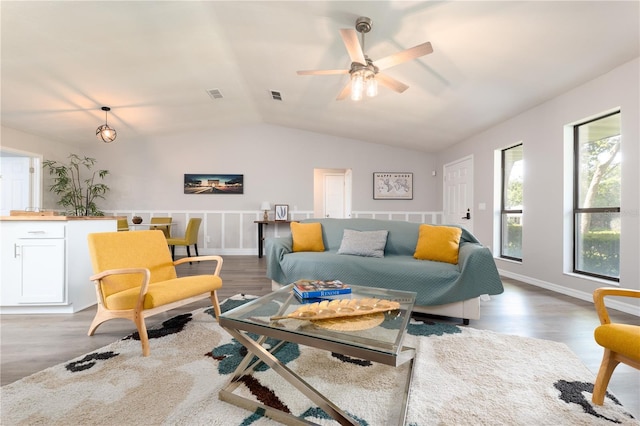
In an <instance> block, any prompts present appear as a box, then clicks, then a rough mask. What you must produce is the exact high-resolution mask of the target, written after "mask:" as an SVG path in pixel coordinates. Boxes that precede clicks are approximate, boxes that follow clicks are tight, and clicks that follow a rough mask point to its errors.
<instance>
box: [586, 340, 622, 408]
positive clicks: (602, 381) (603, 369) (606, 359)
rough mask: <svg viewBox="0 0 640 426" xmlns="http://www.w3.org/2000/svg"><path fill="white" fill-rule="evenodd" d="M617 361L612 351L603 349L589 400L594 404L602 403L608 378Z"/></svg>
mask: <svg viewBox="0 0 640 426" xmlns="http://www.w3.org/2000/svg"><path fill="white" fill-rule="evenodd" d="M619 363H620V361H618V360H617V359H616V358H615V353H614V352H612V351H611V350H609V349H605V350H604V355H603V356H602V363H601V364H600V370H598V376H597V377H596V383H595V384H594V385H593V395H592V397H591V401H592V402H593V403H594V404H596V405H602V404H603V403H604V395H605V394H606V393H607V387H608V386H609V380H610V379H611V375H612V374H613V370H615V368H616V367H617V366H618V364H619Z"/></svg>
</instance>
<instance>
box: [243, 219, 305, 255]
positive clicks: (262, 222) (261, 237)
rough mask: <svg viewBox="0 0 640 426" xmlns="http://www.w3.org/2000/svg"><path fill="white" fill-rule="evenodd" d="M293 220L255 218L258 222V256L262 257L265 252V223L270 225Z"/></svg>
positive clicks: (255, 221)
mask: <svg viewBox="0 0 640 426" xmlns="http://www.w3.org/2000/svg"><path fill="white" fill-rule="evenodd" d="M291 222H295V220H294V221H291V220H254V221H253V223H257V224H258V258H262V256H263V254H264V248H263V244H264V226H265V225H269V224H270V223H275V224H278V223H287V224H289V223H291Z"/></svg>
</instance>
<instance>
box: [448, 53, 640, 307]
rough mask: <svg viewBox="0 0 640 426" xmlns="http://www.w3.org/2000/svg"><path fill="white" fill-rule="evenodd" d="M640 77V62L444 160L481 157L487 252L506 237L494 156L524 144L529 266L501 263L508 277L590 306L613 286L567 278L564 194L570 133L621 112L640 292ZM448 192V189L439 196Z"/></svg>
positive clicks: (627, 249) (629, 260) (480, 221)
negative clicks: (497, 220)
mask: <svg viewBox="0 0 640 426" xmlns="http://www.w3.org/2000/svg"><path fill="white" fill-rule="evenodd" d="M639 75H640V59H636V60H634V61H631V62H629V63H627V64H624V65H622V66H620V67H618V68H616V69H614V70H612V71H610V72H609V73H607V74H605V75H603V76H601V77H599V78H596V79H594V80H592V81H590V82H588V83H586V84H583V85H580V86H579V87H576V88H575V89H573V90H571V91H569V92H567V93H564V94H562V95H560V96H558V97H556V98H554V99H552V100H550V101H548V102H545V103H543V104H541V105H539V106H537V107H535V108H533V109H531V110H529V111H526V112H524V113H522V114H520V115H518V116H516V117H514V118H512V119H510V120H507V121H506V122H504V123H501V124H499V125H496V126H495V127H493V128H491V129H488V130H487V131H485V132H482V133H480V134H478V135H476V136H473V137H471V138H469V139H467V140H465V141H462V142H460V143H458V144H457V145H455V146H454V147H452V148H450V149H447V150H445V151H443V152H441V153H440V154H439V158H438V167H442V165H444V164H446V163H448V162H451V161H453V160H455V159H457V158H461V157H464V156H467V155H470V154H472V155H473V156H474V160H475V173H474V188H475V203H476V204H475V207H476V208H475V209H474V210H475V211H474V214H475V223H474V225H475V234H476V235H477V236H478V238H479V239H480V240H481V241H483V242H484V243H485V244H491V242H492V241H493V237H494V233H496V232H497V231H498V230H497V229H496V227H494V217H495V215H496V213H497V211H498V209H499V206H496V205H494V202H493V200H494V195H495V193H494V179H493V176H494V174H493V170H494V166H495V165H494V151H495V150H499V149H502V148H505V147H508V146H511V145H514V144H516V143H518V142H523V144H524V160H525V178H524V179H525V181H524V193H523V196H524V206H523V209H524V222H525V226H524V228H523V237H522V238H523V249H522V256H523V261H522V263H515V262H510V261H506V260H501V259H496V263H497V264H498V268H499V269H500V270H501V272H503V273H504V274H505V275H507V276H512V277H514V278H519V279H522V280H524V281H527V282H530V283H532V284H536V285H539V286H543V287H547V288H551V289H554V290H557V291H560V292H563V293H566V294H569V295H573V296H576V297H580V298H583V299H585V300H591V293H592V292H593V290H594V289H595V288H597V287H600V286H603V285H610V284H612V283H610V282H607V281H597V280H593V279H589V278H585V277H579V276H576V275H573V274H568V273H565V269H566V267H565V266H564V265H565V263H564V257H563V247H565V240H566V239H567V237H568V236H570V231H571V230H570V229H568V228H567V224H568V223H570V220H571V212H570V209H571V207H572V206H571V204H570V202H566V194H565V190H564V185H565V183H566V181H565V174H566V169H565V167H564V165H565V164H566V163H567V160H570V159H568V158H565V157H564V154H565V149H564V148H565V143H566V142H565V139H564V127H565V126H566V125H568V124H572V123H576V122H578V121H580V120H583V119H585V118H590V117H594V116H596V115H598V114H601V113H603V112H606V111H610V110H612V109H615V108H620V109H621V112H622V137H623V139H622V161H623V163H622V205H621V210H622V214H621V219H622V235H621V242H620V243H621V248H620V250H621V256H620V257H621V259H620V286H621V287H626V288H634V289H640V242H639V241H640V239H639V238H638V237H639V235H640V219H639V216H640V201H639V199H640V190H639V189H638V181H639V180H640V176H639V175H640V148H639V145H640V143H639V141H640V105H639V96H638V95H639V93H640V84H639V80H640V79H639V78H638V76H639ZM569 164H570V161H569ZM569 183H570V182H569ZM441 185H442V183H441V182H440V183H439V184H438V186H439V189H438V191H439V194H442V187H441ZM438 198H439V199H440V198H441V195H439V196H438ZM479 203H486V204H487V207H488V208H487V210H485V211H480V210H478V209H477V207H478V204H479ZM491 206H493V209H492V208H490V207H491ZM440 208H441V207H437V208H436V210H438V209H440ZM495 252H496V250H494V253H495Z"/></svg>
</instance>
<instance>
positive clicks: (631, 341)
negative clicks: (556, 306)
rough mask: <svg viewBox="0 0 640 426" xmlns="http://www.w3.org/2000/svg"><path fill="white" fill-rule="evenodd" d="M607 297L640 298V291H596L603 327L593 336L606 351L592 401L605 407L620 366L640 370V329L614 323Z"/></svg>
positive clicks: (609, 288)
mask: <svg viewBox="0 0 640 426" xmlns="http://www.w3.org/2000/svg"><path fill="white" fill-rule="evenodd" d="M605 296H620V297H635V298H640V290H630V289H622V288H615V287H602V288H598V289H596V290H595V291H594V292H593V301H594V303H595V306H596V312H597V313H598V317H599V318H600V324H601V325H600V326H598V327H597V328H596V329H595V331H594V333H593V335H594V338H595V340H596V342H597V343H598V344H599V345H600V346H602V347H603V348H604V355H603V357H602V363H601V364H600V370H599V371H598V376H597V377H596V383H595V385H594V386H593V396H592V398H591V400H592V401H593V403H594V404H596V405H602V404H603V402H604V395H605V393H606V391H607V386H609V380H610V379H611V375H612V374H613V370H614V369H615V368H616V367H617V366H618V364H619V363H621V362H622V363H624V364H627V365H629V366H631V367H634V368H637V369H640V326H638V325H631V324H618V323H612V322H611V319H610V318H609V313H608V312H607V307H606V306H605V303H604V298H605Z"/></svg>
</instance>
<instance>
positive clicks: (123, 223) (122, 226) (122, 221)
mask: <svg viewBox="0 0 640 426" xmlns="http://www.w3.org/2000/svg"><path fill="white" fill-rule="evenodd" d="M128 230H129V221H128V220H127V218H126V217H125V218H119V219H118V231H128Z"/></svg>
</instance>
